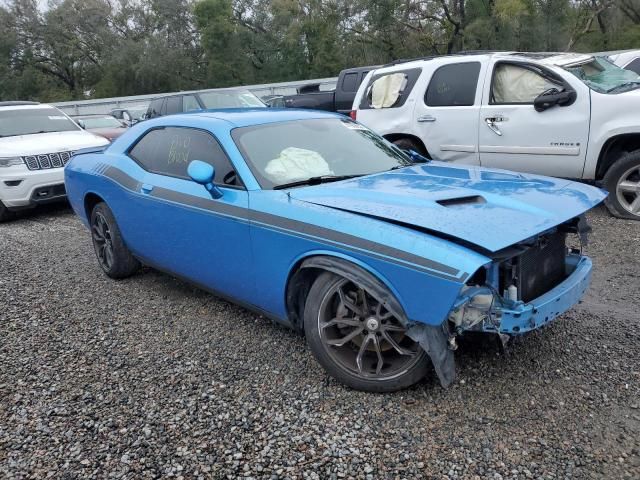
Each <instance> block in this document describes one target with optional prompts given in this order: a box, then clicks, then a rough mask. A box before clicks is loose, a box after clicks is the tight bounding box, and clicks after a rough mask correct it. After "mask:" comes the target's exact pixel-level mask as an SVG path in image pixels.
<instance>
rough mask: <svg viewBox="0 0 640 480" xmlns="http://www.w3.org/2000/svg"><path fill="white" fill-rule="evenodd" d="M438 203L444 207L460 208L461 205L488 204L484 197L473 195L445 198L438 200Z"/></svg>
mask: <svg viewBox="0 0 640 480" xmlns="http://www.w3.org/2000/svg"><path fill="white" fill-rule="evenodd" d="M436 203H437V204H439V205H442V206H443V207H458V206H460V205H481V204H483V203H487V201H486V200H485V199H484V197H481V196H480V195H471V196H468V197H457V198H445V199H443V200H436Z"/></svg>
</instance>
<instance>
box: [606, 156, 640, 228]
mask: <svg viewBox="0 0 640 480" xmlns="http://www.w3.org/2000/svg"><path fill="white" fill-rule="evenodd" d="M603 184H604V187H605V189H606V190H607V191H608V192H609V196H608V197H607V198H606V200H605V201H604V203H605V205H606V206H607V208H608V209H609V212H611V214H612V215H614V216H616V217H619V218H630V219H633V220H640V150H635V151H633V152H629V153H626V154H624V155H623V156H622V157H620V158H619V159H618V160H616V161H615V162H613V164H612V165H611V166H610V167H609V170H607V173H606V174H605V176H604V179H603Z"/></svg>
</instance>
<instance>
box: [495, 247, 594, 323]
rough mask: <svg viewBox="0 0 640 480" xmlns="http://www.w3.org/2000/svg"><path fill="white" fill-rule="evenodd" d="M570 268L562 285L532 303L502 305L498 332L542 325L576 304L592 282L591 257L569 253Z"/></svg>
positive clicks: (567, 261)
mask: <svg viewBox="0 0 640 480" xmlns="http://www.w3.org/2000/svg"><path fill="white" fill-rule="evenodd" d="M566 264H567V269H568V270H569V271H571V274H570V275H569V276H568V277H567V278H566V279H565V280H564V281H563V282H562V283H560V284H558V285H557V286H556V287H554V288H553V289H552V290H550V291H548V292H547V293H545V294H544V295H542V296H540V297H538V298H536V299H535V300H533V301H531V302H529V303H526V304H525V303H518V304H517V305H515V306H514V307H511V308H505V307H503V308H501V313H502V315H501V318H500V323H499V326H498V327H497V329H496V330H497V331H498V332H500V333H504V334H508V335H518V334H522V333H526V332H529V331H531V330H535V329H536V328H540V327H542V326H544V325H546V324H548V323H550V322H551V321H553V320H555V319H556V318H557V317H558V316H560V315H562V314H563V313H564V312H566V311H567V310H569V309H570V308H571V307H573V306H574V305H576V304H577V303H578V302H579V301H580V299H581V298H582V297H583V296H584V294H585V293H586V291H587V288H589V285H590V283H591V270H592V263H591V259H590V258H589V257H586V256H582V255H568V256H567V259H566Z"/></svg>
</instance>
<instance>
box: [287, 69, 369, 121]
mask: <svg viewBox="0 0 640 480" xmlns="http://www.w3.org/2000/svg"><path fill="white" fill-rule="evenodd" d="M375 68H378V67H371V66H369V67H357V68H348V69H346V70H342V71H341V72H340V75H339V76H338V82H337V83H336V88H335V90H328V91H324V92H323V91H320V84H317V83H316V84H313V83H312V84H309V85H305V86H303V87H300V88H298V94H297V95H285V96H284V97H283V99H284V105H285V107H287V108H311V109H314V110H326V111H329V112H339V113H344V114H345V115H348V114H349V112H351V105H352V104H353V99H354V98H355V96H356V92H357V91H358V87H359V86H360V84H361V83H362V80H363V79H364V77H366V75H367V73H369V72H370V71H371V70H373V69H375Z"/></svg>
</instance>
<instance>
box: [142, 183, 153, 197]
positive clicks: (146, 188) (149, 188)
mask: <svg viewBox="0 0 640 480" xmlns="http://www.w3.org/2000/svg"><path fill="white" fill-rule="evenodd" d="M140 190H141V191H142V193H146V194H147V195H148V194H150V193H151V191H152V190H153V185H149V184H148V183H143V184H142V186H141V187H140Z"/></svg>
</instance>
